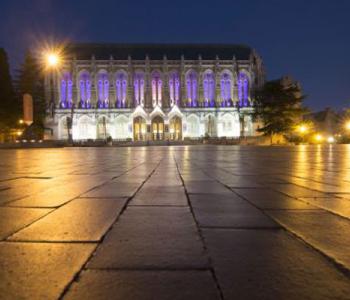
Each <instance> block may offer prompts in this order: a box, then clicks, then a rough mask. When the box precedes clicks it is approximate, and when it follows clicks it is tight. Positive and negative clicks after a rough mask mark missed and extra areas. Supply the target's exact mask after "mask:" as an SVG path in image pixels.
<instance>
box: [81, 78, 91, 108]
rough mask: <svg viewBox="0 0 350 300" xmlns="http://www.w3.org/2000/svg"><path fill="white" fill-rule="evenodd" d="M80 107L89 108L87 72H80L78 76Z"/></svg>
mask: <svg viewBox="0 0 350 300" xmlns="http://www.w3.org/2000/svg"><path fill="white" fill-rule="evenodd" d="M79 91H80V103H79V104H80V107H81V108H90V107H91V81H90V74H89V73H88V72H82V73H81V74H80V76H79Z"/></svg>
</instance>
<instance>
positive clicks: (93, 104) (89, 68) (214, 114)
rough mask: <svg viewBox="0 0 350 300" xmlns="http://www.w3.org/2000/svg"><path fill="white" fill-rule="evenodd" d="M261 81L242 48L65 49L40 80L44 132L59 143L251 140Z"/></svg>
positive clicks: (254, 61)
mask: <svg viewBox="0 0 350 300" xmlns="http://www.w3.org/2000/svg"><path fill="white" fill-rule="evenodd" d="M263 82H264V72H263V66H262V61H261V59H260V57H259V56H258V55H257V53H256V52H255V51H254V50H253V49H251V48H249V47H247V46H241V45H213V44H211V45H141V44H135V45H120V44H98V45H96V44H72V45H70V46H69V47H68V48H67V52H66V54H65V59H64V62H63V63H62V65H61V66H60V67H59V69H58V70H55V71H52V72H51V73H50V74H49V75H48V76H47V78H46V82H45V86H46V98H47V99H48V104H49V105H48V106H49V107H50V109H49V110H48V115H47V118H46V127H49V128H51V129H52V130H53V137H54V139H59V140H64V139H68V137H69V136H70V135H71V137H72V138H73V140H87V139H93V140H95V139H106V138H107V137H109V136H110V137H112V138H113V139H114V140H130V139H132V140H135V141H140V140H142V141H145V140H182V139H186V138H189V139H198V138H202V137H228V138H237V137H240V136H252V135H254V124H253V121H252V118H251V113H252V112H253V109H254V90H255V89H256V88H258V87H259V86H261V85H262V84H263Z"/></svg>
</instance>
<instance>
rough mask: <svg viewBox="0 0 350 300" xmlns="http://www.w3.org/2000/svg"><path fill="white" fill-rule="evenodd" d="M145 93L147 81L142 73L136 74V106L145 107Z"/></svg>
mask: <svg viewBox="0 0 350 300" xmlns="http://www.w3.org/2000/svg"><path fill="white" fill-rule="evenodd" d="M144 91H145V79H144V75H143V73H142V72H138V73H135V75H134V93H135V105H136V106H137V105H141V106H142V107H143V106H144V104H145V103H144V99H145V98H144Z"/></svg>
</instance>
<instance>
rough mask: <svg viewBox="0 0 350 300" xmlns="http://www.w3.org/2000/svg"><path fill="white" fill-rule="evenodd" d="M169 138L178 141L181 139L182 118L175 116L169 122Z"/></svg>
mask: <svg viewBox="0 0 350 300" xmlns="http://www.w3.org/2000/svg"><path fill="white" fill-rule="evenodd" d="M169 132H170V140H174V141H178V140H181V139H182V120H181V118H180V117H178V116H175V117H173V118H172V119H171V120H170V122H169Z"/></svg>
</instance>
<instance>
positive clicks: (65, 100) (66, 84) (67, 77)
mask: <svg viewBox="0 0 350 300" xmlns="http://www.w3.org/2000/svg"><path fill="white" fill-rule="evenodd" d="M72 89H73V81H72V76H71V74H70V73H69V72H65V73H63V76H62V78H61V101H60V106H61V108H71V107H72V102H73V101H72V98H73V97H72Z"/></svg>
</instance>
